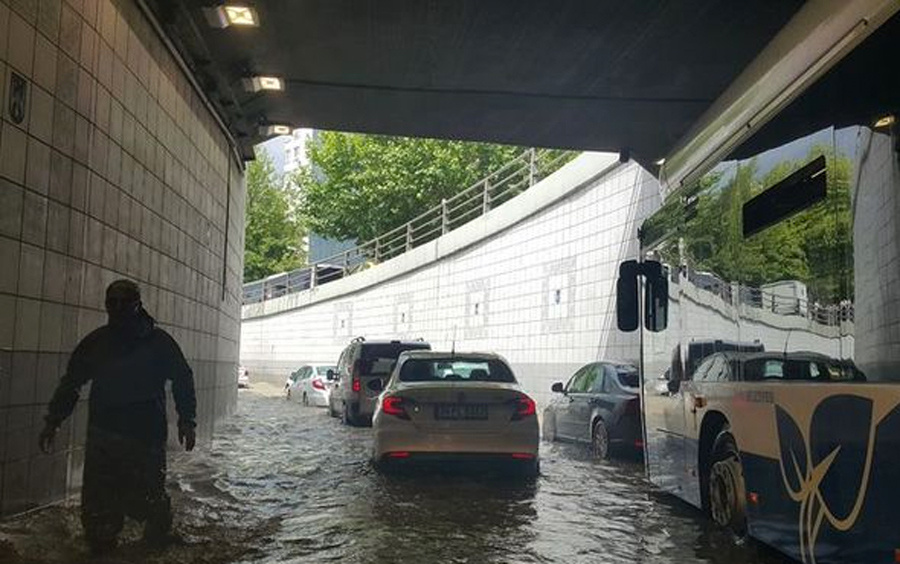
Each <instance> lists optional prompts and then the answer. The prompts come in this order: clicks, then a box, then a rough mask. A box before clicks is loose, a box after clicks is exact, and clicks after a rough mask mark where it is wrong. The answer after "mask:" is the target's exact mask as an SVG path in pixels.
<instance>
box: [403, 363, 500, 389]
mask: <svg viewBox="0 0 900 564" xmlns="http://www.w3.org/2000/svg"><path fill="white" fill-rule="evenodd" d="M400 381H401V382H445V381H446V382H451V381H462V382H506V383H511V384H514V383H515V382H516V378H515V376H513V373H512V371H511V370H510V369H509V367H508V366H507V365H506V364H505V363H504V362H501V361H499V360H497V359H477V358H470V359H462V358H427V359H426V358H413V359H410V360H407V361H406V362H405V363H403V368H401V369H400Z"/></svg>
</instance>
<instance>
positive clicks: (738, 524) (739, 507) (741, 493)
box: [707, 430, 747, 538]
mask: <svg viewBox="0 0 900 564" xmlns="http://www.w3.org/2000/svg"><path fill="white" fill-rule="evenodd" d="M711 462H712V463H711V465H710V468H709V482H708V487H709V490H708V492H707V493H708V499H709V514H710V517H712V520H713V521H714V522H715V523H716V524H717V525H719V526H721V527H724V528H726V529H730V530H731V531H732V532H733V533H734V534H735V535H736V536H737V537H738V538H743V537H744V536H746V534H747V510H746V505H745V503H746V502H745V500H746V499H747V494H746V487H745V486H744V470H743V467H742V466H741V459H740V456H739V455H738V449H737V444H735V442H734V437H732V436H731V433H729V432H728V431H727V430H725V431H722V432H721V433H719V436H718V437H716V441H715V443H714V444H713V452H712V457H711Z"/></svg>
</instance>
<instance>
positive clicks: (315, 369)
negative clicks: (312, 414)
mask: <svg viewBox="0 0 900 564" xmlns="http://www.w3.org/2000/svg"><path fill="white" fill-rule="evenodd" d="M329 370H331V371H334V366H326V365H322V364H308V365H306V366H301V367H300V368H299V369H298V370H297V371H295V372H294V373H293V374H291V375H290V376H289V377H288V379H287V382H285V385H284V389H285V395H287V398H288V399H289V400H294V401H297V402H300V403H302V404H303V405H314V406H316V407H327V406H328V398H329V396H330V395H331V386H330V385H329V382H328V376H327V375H328V371H329Z"/></svg>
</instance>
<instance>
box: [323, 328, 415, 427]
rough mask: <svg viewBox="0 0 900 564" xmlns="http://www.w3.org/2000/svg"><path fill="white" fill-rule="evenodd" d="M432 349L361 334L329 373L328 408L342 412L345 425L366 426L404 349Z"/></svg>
mask: <svg viewBox="0 0 900 564" xmlns="http://www.w3.org/2000/svg"><path fill="white" fill-rule="evenodd" d="M420 350H431V345H429V344H428V343H426V342H424V341H422V340H418V341H366V340H365V339H364V338H362V337H357V338H356V339H353V341H351V342H350V344H349V345H347V348H345V349H344V352H342V353H341V357H340V359H339V360H338V363H337V372H333V373H332V374H330V375H329V377H328V379H329V381H331V382H332V386H333V387H332V390H331V395H330V397H329V406H328V411H329V412H330V413H331V414H332V415H334V416H336V415H340V417H341V420H342V421H343V422H344V424H345V425H354V426H356V425H362V424H364V423H365V424H368V423H370V422H371V421H372V414H373V413H374V412H375V400H376V399H377V398H378V394H380V393H381V391H382V390H383V389H384V385H385V383H386V382H387V380H388V378H390V376H391V372H392V371H393V370H394V365H395V364H397V357H399V356H400V353H402V352H403V351H420Z"/></svg>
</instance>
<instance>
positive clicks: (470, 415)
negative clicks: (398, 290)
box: [372, 351, 539, 475]
mask: <svg viewBox="0 0 900 564" xmlns="http://www.w3.org/2000/svg"><path fill="white" fill-rule="evenodd" d="M535 411H536V410H535V403H534V400H532V399H531V398H530V397H528V395H527V394H525V392H524V391H523V390H522V387H521V386H520V385H519V383H518V382H517V381H516V378H515V376H514V375H513V372H512V369H510V367H509V365H508V364H507V363H506V361H505V360H504V359H503V358H502V357H500V356H498V355H494V354H485V353H465V354H462V353H441V352H430V351H415V352H413V351H410V352H405V353H403V354H401V355H400V357H399V359H398V361H397V366H396V367H395V368H394V371H393V373H392V374H391V377H390V380H389V381H388V383H387V385H386V387H385V389H384V392H383V393H382V394H381V395H380V396H379V397H378V401H377V403H376V406H375V415H374V418H373V422H372V426H373V428H374V432H373V434H374V441H373V454H372V456H373V461H374V462H375V464H376V466H377V467H378V468H380V469H396V468H398V467H404V466H410V465H414V464H416V463H418V462H430V461H437V462H439V463H442V464H443V463H445V462H475V463H481V462H485V463H488V464H496V463H505V464H510V465H513V466H515V467H517V468H518V469H520V470H523V471H525V472H526V473H527V474H529V475H536V474H537V473H538V470H539V459H538V443H539V429H538V421H537V416H536V413H535Z"/></svg>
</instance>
